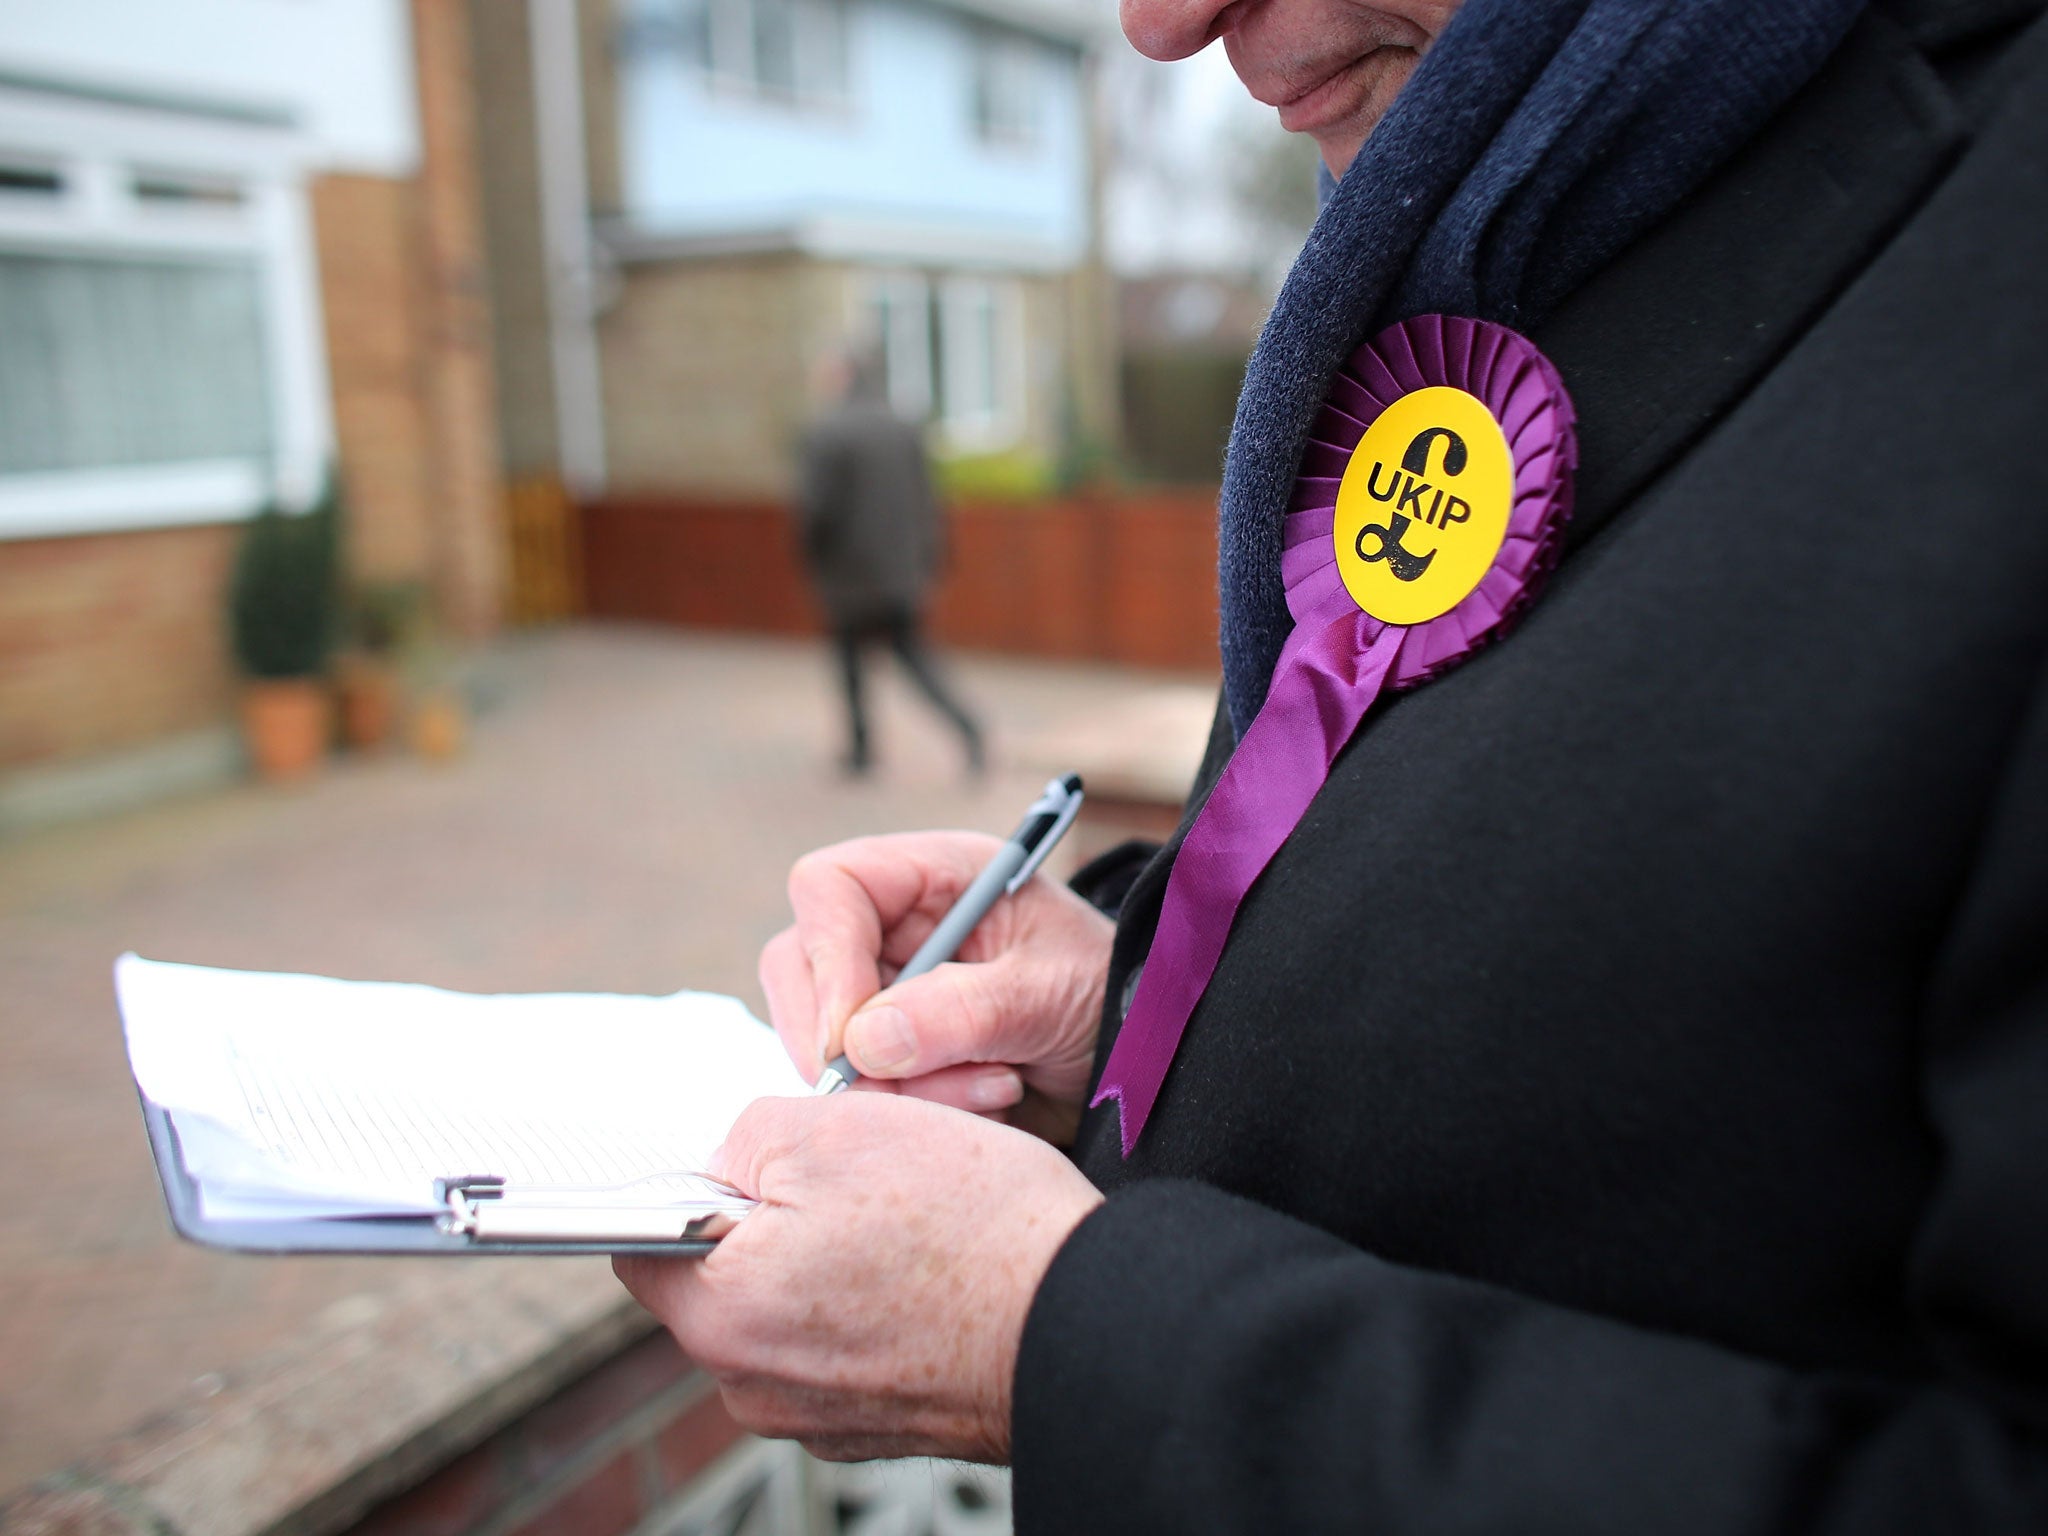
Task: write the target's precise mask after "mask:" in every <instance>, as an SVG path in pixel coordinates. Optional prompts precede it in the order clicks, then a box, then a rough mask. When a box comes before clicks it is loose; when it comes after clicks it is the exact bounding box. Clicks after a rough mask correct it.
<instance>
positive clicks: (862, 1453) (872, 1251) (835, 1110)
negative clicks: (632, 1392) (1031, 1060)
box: [612, 1093, 1102, 1462]
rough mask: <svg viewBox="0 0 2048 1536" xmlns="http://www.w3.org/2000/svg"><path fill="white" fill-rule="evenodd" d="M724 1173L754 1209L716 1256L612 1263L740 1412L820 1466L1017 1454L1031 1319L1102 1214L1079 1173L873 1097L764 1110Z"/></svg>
mask: <svg viewBox="0 0 2048 1536" xmlns="http://www.w3.org/2000/svg"><path fill="white" fill-rule="evenodd" d="M719 1161H720V1165H721V1167H720V1173H721V1176H722V1177H724V1178H726V1179H728V1180H730V1181H731V1182H732V1183H734V1184H737V1185H738V1186H739V1187H740V1188H741V1189H743V1190H745V1191H747V1192H748V1193H749V1194H752V1195H756V1196H758V1197H759V1198H760V1200H761V1204H760V1205H759V1206H757V1207H756V1208H755V1209H754V1210H753V1211H752V1212H750V1213H749V1214H748V1215H747V1217H746V1219H745V1220H743V1221H741V1222H740V1224H739V1225H738V1226H737V1227H736V1228H734V1229H733V1231H732V1232H731V1234H730V1235H728V1236H727V1237H726V1238H725V1239H724V1241H722V1242H721V1243H720V1244H719V1245H718V1248H717V1250H716V1251H715V1252H713V1253H712V1254H711V1256H710V1257H708V1258H706V1259H702V1260H697V1259H667V1258H645V1257H643V1258H634V1257H631V1256H629V1255H626V1254H620V1255H618V1256H617V1257H615V1258H614V1259H613V1261H612V1267H613V1268H614V1269H615V1270H616V1271H617V1272H618V1276H619V1278H620V1279H621V1280H623V1281H624V1282H625V1284H626V1288H627V1289H628V1290H630V1291H631V1292H632V1293H633V1294H634V1296H635V1297H637V1298H638V1299H639V1301H640V1303H641V1304H642V1305H643V1306H645V1307H646V1308H647V1309H648V1310H649V1311H650V1312H652V1313H653V1314H654V1315H655V1316H656V1317H658V1318H660V1319H661V1321H662V1322H663V1323H664V1324H666V1325H667V1327H668V1329H669V1331H670V1332H671V1333H673V1334H674V1335H675V1337H676V1342H677V1343H679V1344H681V1345H682V1347H683V1351H684V1353H686V1354H688V1355H689V1356H690V1358H691V1359H692V1360H694V1361H695V1362H696V1363H697V1364H698V1365H700V1366H702V1367H703V1368H704V1369H705V1370H707V1371H709V1372H710V1373H711V1374H712V1376H713V1377H715V1378H716V1379H717V1381H718V1384H719V1388H720V1390H721V1391H722V1392H723V1394H724V1396H725V1402H726V1407H727V1408H728V1409H729V1410H730V1411H731V1413H732V1415H733V1417H734V1418H736V1419H738V1420H739V1421H740V1423H742V1424H744V1425H745V1426H746V1427H747V1428H749V1429H751V1430H753V1431H755V1432H756V1433H758V1434H764V1435H775V1436H780V1437H785V1438H791V1439H797V1440H801V1441H803V1443H804V1444H805V1446H807V1447H808V1448H809V1449H810V1450H811V1451H812V1452H813V1453H814V1454H816V1455H819V1456H823V1457H826V1458H828V1459H831V1460H840V1461H854V1460H861V1459H865V1458H868V1457H873V1456H920V1455H922V1456H954V1457H963V1458H966V1459H969V1460H974V1461H989V1462H1002V1461H1006V1460H1008V1458H1009V1450H1010V1398H1011V1389H1012V1385H1013V1383H1014V1381H1015V1377H1016V1368H1017V1347H1018V1344H1019V1342H1020V1340H1021V1339H1022V1337H1023V1332H1024V1317H1025V1314H1026V1312H1027V1311H1028V1310H1029V1309H1030V1306H1031V1298H1032V1296H1033V1295H1034V1294H1035V1293H1036V1292H1037V1289H1038V1284H1039V1281H1040V1280H1042V1279H1043V1278H1044V1276H1045V1271H1046V1269H1047V1267H1048V1266H1049V1265H1050V1264H1051V1263H1052V1259H1053V1255H1054V1254H1055V1253H1057V1252H1058V1251H1059V1247H1060V1245H1061V1244H1062V1243H1063V1242H1065V1241H1066V1239H1067V1236H1068V1234H1069V1233H1071V1232H1072V1231H1073V1230H1074V1228H1075V1227H1076V1226H1077V1225H1078V1224H1079V1223H1080V1221H1081V1218H1082V1217H1084V1216H1086V1215H1087V1214H1088V1213H1089V1212H1090V1211H1091V1210H1093V1209H1094V1208H1095V1207H1096V1206H1097V1205H1098V1204H1100V1203H1101V1200H1102V1196H1101V1195H1100V1194H1098V1193H1097V1192H1096V1191H1095V1189H1094V1188H1093V1186H1091V1185H1090V1184H1089V1183H1088V1181H1087V1180H1086V1179H1084V1178H1083V1177H1082V1176H1081V1174H1080V1173H1079V1172H1078V1171H1077V1170H1076V1169H1075V1168H1074V1167H1073V1165H1072V1164H1070V1163H1069V1162H1068V1161H1067V1160H1066V1159H1065V1158H1064V1157H1062V1156H1061V1155H1060V1154H1059V1153H1058V1152H1056V1151H1054V1150H1053V1149H1052V1148H1051V1147H1048V1146H1046V1145H1045V1144H1044V1143H1043V1142H1040V1141H1037V1140H1035V1139H1033V1138H1032V1137H1030V1136H1027V1135H1024V1134H1022V1133H1021V1132H1018V1131H1015V1130H1012V1129H1010V1128H1008V1127H1006V1126H1001V1125H995V1124H992V1123H990V1122H988V1121H986V1120H981V1119H977V1118H976V1117H974V1116H972V1115H965V1114H961V1113H960V1112H958V1111H957V1110H952V1109H946V1108H943V1107H941V1106H939V1105H936V1104H928V1103H920V1102H918V1101H917V1100H915V1099H911V1098H906V1097H892V1096H887V1095H882V1094H872V1093H846V1094H839V1095H836V1096H834V1097H831V1098H825V1099H763V1100H761V1101H760V1102H759V1103H757V1104H755V1105H754V1106H753V1107H752V1108H751V1109H749V1110H748V1111H747V1112H746V1113H745V1114H743V1115H742V1116H741V1117H740V1119H739V1121H738V1123H737V1124H736V1125H735V1126H734V1127H733V1132H732V1135H731V1137H730V1138H729V1139H728V1140H727V1141H726V1144H725V1149H724V1152H723V1154H722V1155H721V1157H720V1159H719Z"/></svg>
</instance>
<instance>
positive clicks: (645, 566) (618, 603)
mask: <svg viewBox="0 0 2048 1536" xmlns="http://www.w3.org/2000/svg"><path fill="white" fill-rule="evenodd" d="M582 527H583V558H584V583H585V591H586V594H587V600H588V605H589V608H588V611H589V612H590V613H591V614H592V615H593V616H595V617H600V618H622V619H639V620H648V621H653V622H656V623H667V624H681V625H687V626H693V627H703V628H711V629H732V630H742V631H753V632H759V633H770V634H801V633H807V632H811V631H814V630H816V629H817V628H818V624H819V620H818V615H817V609H816V606H815V604H814V603H813V602H812V600H811V596H810V590H809V585H808V583H807V581H806V579H805V577H804V572H803V566H802V561H801V557H800V555H799V553H798V550H797V546H796V543H795V540H794V537H793V532H792V524H791V520H790V517H789V514H788V512H787V511H786V510H785V509H784V508H783V507H782V506H780V505H779V504H777V503H775V502H772V501H766V500H752V501H705V500H684V499H680V498H674V497H661V498H656V497H639V498H626V497H616V498H609V499H607V500H605V501H603V502H600V503H598V504H596V505H593V506H589V507H586V508H584V509H583V514H582ZM947 542H948V549H949V560H948V568H947V572H946V576H945V579H944V581H943V582H942V583H941V585H940V588H939V590H938V592H937V594H936V597H935V601H934V604H933V608H932V615H931V616H932V629H933V633H934V634H935V635H936V636H937V637H938V638H939V639H940V640H942V641H944V642H946V643H948V644H952V645H960V646H967V647H970V648H973V649H979V650H991V651H1004V652H1010V653H1013V654H1019V655H1031V656H1055V657H1068V658H1073V659H1077V660H1081V659H1093V660H1101V661H1114V662H1119V663H1123V664H1126V665H1131V666H1148V667H1167V668H1182V669H1189V670H1200V671H1204V672H1207V671H1213V670H1214V669H1215V666H1216V519H1215V511H1214V498H1213V496H1212V495H1211V494H1209V493H1206V492H1186V493H1177V494H1163V493H1162V494H1158V495H1146V496H1138V495H1131V496H1115V497H1091V498H1087V499H1077V500H1072V501H1058V502H1049V503H1043V504H1032V505H1028V506H961V507H956V508H954V509H953V510H952V511H951V512H950V513H949V514H948V519H947Z"/></svg>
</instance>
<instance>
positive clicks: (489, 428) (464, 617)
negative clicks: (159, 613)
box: [312, 0, 505, 638]
mask: <svg viewBox="0 0 2048 1536" xmlns="http://www.w3.org/2000/svg"><path fill="white" fill-rule="evenodd" d="M467 19H468V13H467V11H466V10H465V9H464V8H462V7H459V6H452V5H445V4H433V3H429V0H415V4H414V6H413V52H414V70H415V75H416V77H417V80H418V88H419V107H420V141H421V151H422V153H421V162H420V171H419V174H418V175H417V176H415V177H412V178H409V179H406V180H390V179H387V178H384V177H376V176H352V175H336V176H323V177H320V178H318V179H317V180H316V181H315V182H314V183H313V188H312V193H313V222H314V231H315V238H316V241H317V245H318V250H319V259H320V278H321V304H322V310H323V313H324V318H325V321H326V330H327V358H328V369H329V374H330V378H331V380H332V385H333V400H334V418H335V435H336V438H337V440H338V444H339V448H340V457H341V466H342V472H343V475H344V477H345V480H346V485H347V490H348V497H349V541H350V548H349V563H350V566H351V568H352V569H353V570H354V571H355V572H356V573H357V574H358V575H361V576H363V577H366V578H369V579H373V580H421V579H424V580H427V581H429V582H430V583H431V584H432V586H433V589H434V592H435V596H436V598H437V600H438V606H439V608H440V610H441V613H442V616H443V618H444V619H445V620H446V621H447V622H448V624H449V625H450V627H451V628H452V629H453V630H454V632H455V633H456V634H458V635H462V636H466V637H470V638H480V637H482V636H484V635H488V634H489V633H490V632H491V631H492V629H494V628H495V627H496V625H497V622H498V617H499V609H500V605H501V602H502V589H503V585H504V563H505V556H504V547H503V545H504V538H503V530H502V502H503V494H504V492H503V486H502V484H501V482H500V480H499V468H498V441H497V414H496V413H497V404H496V396H495V388H494V381H493V378H492V362H491V340H490V315H489V310H488V293H487V288H486V282H485V271H484V265H483V261H484V256H483V224H482V217H483V216H482V210H481V206H480V203H479V198H478V192H477V181H476V178H477V169H476V144H475V135H476V125H475V120H474V113H473V111H472V100H473V98H472V92H471V84H470V69H471V59H470V52H469V35H468V28H467Z"/></svg>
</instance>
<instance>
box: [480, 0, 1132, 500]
mask: <svg viewBox="0 0 2048 1536" xmlns="http://www.w3.org/2000/svg"><path fill="white" fill-rule="evenodd" d="M471 15H472V19H473V23H474V25H475V28H476V32H477V50H478V51H477V59H478V89H479V96H480V110H481V113H482V121H483V123H484V124H485V129H484V134H483V139H484V145H485V164H484V175H485V194H486V207H487V211H488V216H489V219H490V228H491V241H492V259H493V268H494V271H495V273H496V275H497V278H498V288H497V306H498V307H497V352H498V359H499V388H500V396H501V399H502V402H503V410H504V415H503V435H504V440H505V451H506V463H507V467H508V470H509V471H510V472H511V473H512V474H513V475H514V476H515V477H519V476H527V475H545V474H547V473H549V472H550V471H551V470H552V469H553V468H554V467H555V466H560V468H561V470H562V472H563V473H564V474H565V475H566V477H567V478H568V479H569V480H570V481H571V482H572V484H573V485H574V487H575V488H576V489H577V490H578V491H579V492H581V493H582V494H584V495H585V496H586V497H588V496H590V495H591V494H593V493H595V492H597V491H598V490H599V489H600V488H602V489H604V490H606V491H608V492H609V493H611V494H613V495H615V496H616V495H628V496H632V495H639V496H645V495H650V494H652V495H666V496H671V497H675V496H680V497H688V498H700V499H701V498H724V499H739V500H747V501H753V502H761V503H766V502H773V501H776V500H779V499H781V498H783V497H785V496H786V494H787V491H788V488H789V485H790V476H791V450H792V447H793V443H794V439H795V436H796V434H797V432H798V430H799V428H800V425H801V423H802V420H803V418H804V416H805V414H806V413H807V411H808V410H809V409H810V408H811V402H810V401H809V400H808V398H807V392H806V378H807V374H808V372H809V369H810V366H811V364H812V363H813V362H814V361H815V360H816V359H817V357H818V356H819V355H820V354H822V353H823V352H825V351H827V350H828V349H831V348H833V347H836V346H840V345H844V344H846V343H848V342H849V341H851V342H857V343H864V344H870V345H873V346H876V347H878V348H879V349H880V350H881V353H882V356H883V358H884V361H885V365H886V372H887V378H888V386H889V391H890V395H891V398H892V399H893V401H894V402H895V404H896V405H897V407H898V409H899V410H901V411H903V412H905V413H906V414H910V415H914V416H919V417H924V418H928V419H929V420H930V422H931V424H932V427H933V442H934V446H935V447H936V448H937V449H938V450H939V451H940V452H941V453H942V454H943V455H946V456H949V457H953V458H972V459H987V458H991V457H992V458H996V459H999V460H1002V461H1004V462H1006V463H1007V464H1009V465H1010V466H1012V468H1013V470H1017V471H1019V472H1021V474H1022V476H1023V478H1024V479H1025V480H1026V481H1029V480H1031V479H1032V478H1033V477H1034V476H1036V477H1039V478H1049V476H1050V475H1051V473H1052V472H1053V471H1054V470H1055V469H1056V468H1057V466H1058V465H1059V463H1060V462H1061V461H1062V459H1063V457H1064V456H1065V455H1067V454H1069V453H1070V452H1071V451H1072V450H1073V447H1074V444H1075V441H1076V440H1077V439H1078V438H1082V437H1086V436H1089V435H1091V434H1092V435H1097V436H1100V435H1102V434H1106V433H1107V432H1108V431H1109V430H1110V425H1109V424H1110V422H1111V421H1112V419H1113V410H1112V408H1111V406H1110V401H1111V398H1112V392H1113V389H1114V383H1115V380H1114V364H1113V360H1112V359H1113V345H1114V341H1113V335H1112V322H1111V321H1110V318H1109V313H1108V305H1107V302H1106V298H1105V295H1106V292H1107V290H1106V286H1105V285H1104V284H1103V283H1102V282H1101V281H1100V280H1099V275H1098V273H1099V268H1098V265H1097V263H1096V261H1095V254H1094V253H1095V249H1096V227H1097V222H1098V221H1097V218H1096V210H1095V206H1094V201H1095V194H1094V188H1095V180H1096V170H1095V157H1094V153H1093V147H1092V133H1091V112H1090V102H1089V89H1088V78H1089V70H1090V49H1091V46H1092V44H1093V42H1094V41H1095V40H1096V39H1097V38H1098V37H1100V36H1102V35H1105V28H1106V26H1107V24H1108V21H1109V17H1108V12H1107V7H1103V6H1097V5H1095V4H1092V3H1089V0H1066V3H1061V0H582V3H581V4H580V5H577V6H575V7H574V10H573V13H572V10H571V5H570V0H537V3H535V4H533V5H532V6H531V7H530V8H526V9H525V12H524V14H522V8H519V7H492V6H491V5H489V3H488V0H484V3H478V0H472V6H471ZM536 66H537V67H536Z"/></svg>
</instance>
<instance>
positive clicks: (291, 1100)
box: [114, 955, 808, 1219]
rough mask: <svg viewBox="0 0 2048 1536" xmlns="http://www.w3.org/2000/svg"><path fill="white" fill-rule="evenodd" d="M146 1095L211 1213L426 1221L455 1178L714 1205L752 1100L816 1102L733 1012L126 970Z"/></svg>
mask: <svg viewBox="0 0 2048 1536" xmlns="http://www.w3.org/2000/svg"><path fill="white" fill-rule="evenodd" d="M114 984H115V991H116V993H117V994H118V996H119V998H120V1004H121V1017H122V1021H123V1024H124V1026H125V1028H126V1031H127V1039H128V1056H129V1061H130V1064H131V1066H132V1067H133V1070H134V1073H135V1081H136V1085H137V1086H138V1087H139V1088H140V1089H141V1090H142V1092H143V1094H144V1095H145V1096H146V1097H148V1098H149V1099H151V1100H153V1101H154V1102H156V1103H157V1104H160V1105H162V1106H163V1107H164V1108H165V1109H166V1110H167V1111H169V1112H170V1115H171V1119H172V1123H173V1124H174V1125H176V1126H177V1128H178V1132H179V1140H180V1144H181V1149H182V1153H183V1157H184V1160H185V1163H186V1167H187V1170H188V1172H190V1173H191V1174H192V1176H193V1177H194V1179H195V1180H196V1181H197V1182H198V1184H199V1186H200V1198H201V1204H202V1209H203V1210H204V1212H205V1214H206V1215H207V1216H209V1217H227V1216H237V1217H263V1216H268V1217H273V1218H277V1219H286V1218H294V1217H304V1216H318V1215H333V1216H346V1215H365V1214H373V1213H391V1214H401V1213H408V1212H420V1213H427V1212H432V1211H434V1210H435V1209H437V1207H436V1205H435V1201H434V1192H433V1184H434V1180H435V1179H437V1178H454V1177H463V1176H471V1175H493V1176H497V1177H500V1178H503V1179H505V1180H506V1181H507V1182H508V1185H511V1186H516V1187H519V1188H522V1189H538V1188H546V1189H550V1190H598V1189H602V1190H605V1191H608V1193H607V1194H606V1195H605V1197H604V1198H605V1202H606V1203H608V1204H612V1203H632V1204H640V1203H644V1204H673V1203H677V1202H679V1201H683V1200H691V1201H694V1200H699V1199H703V1198H705V1196H706V1190H705V1186H703V1185H701V1184H699V1183H697V1182H696V1181H695V1180H693V1179H691V1178H690V1177H689V1175H691V1174H694V1173H699V1172H702V1171H703V1170H704V1168H705V1166H706V1164H707V1162H708V1161H709V1158H710V1156H711V1153H712V1151H713V1150H714V1149H715V1148H716V1147H717V1146H718V1144H719V1143H720V1142H722V1141H723V1140H724V1139H725V1136H726V1133H727V1132H728V1131H729V1130H730V1129H731V1126H732V1123H733V1121H734V1120H735V1119H737V1118H738V1116H739V1113H740V1111H741V1110H743V1109H744V1108H745V1107H746V1106H747V1105H748V1104H750V1103H752V1102H753V1101H754V1100H755V1099H757V1098H763V1097H768V1096H773V1095H801V1094H803V1093H805V1092H807V1091H808V1090H807V1088H806V1086H805V1084H804V1081H803V1079H802V1078H801V1077H800V1076H798V1074H797V1072H796V1069H795V1067H793V1066H792V1065H791V1064H790V1062H789V1059H788V1056H787V1055H786V1054H785V1053H784V1051H783V1049H782V1046H781V1043H780V1042H779V1041H778V1040H777V1039H776V1038H775V1035H774V1033H773V1031H771V1030H769V1029H768V1028H767V1026H766V1025H764V1024H762V1023H761V1022H760V1021H759V1020H757V1019H755V1018H754V1017H753V1016H752V1014H750V1013H749V1012H748V1011H747V1009H746V1007H745V1005H744V1004H742V1003H740V1002H739V1001H738V1000H737V999H735V998H730V997H721V996H718V995H716V994H713V993H707V992H678V993H676V994H674V995H673V996H669V997H625V996H617V995H610V994H592V995H583V994H573V993H549V994H526V995H505V996H478V995H475V994H471V993H464V992H447V991H443V990H441V989H439V988H436V987H424V986H414V985H409V984H404V983H394V982H356V981H338V980H334V979H332V978H329V977H324V976H295V975H281V974H274V973H270V972H257V971H224V970H214V969H211V968H208V967H204V966H193V965H172V964H165V963H162V962H158V961H152V960H144V959H141V958H140V957H138V956H135V955H124V956H122V957H121V959H120V960H119V961H117V962H116V964H115V967H114Z"/></svg>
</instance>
